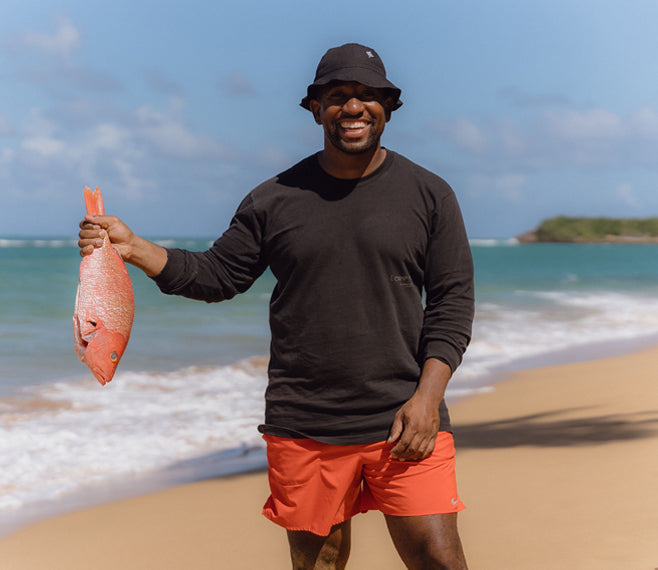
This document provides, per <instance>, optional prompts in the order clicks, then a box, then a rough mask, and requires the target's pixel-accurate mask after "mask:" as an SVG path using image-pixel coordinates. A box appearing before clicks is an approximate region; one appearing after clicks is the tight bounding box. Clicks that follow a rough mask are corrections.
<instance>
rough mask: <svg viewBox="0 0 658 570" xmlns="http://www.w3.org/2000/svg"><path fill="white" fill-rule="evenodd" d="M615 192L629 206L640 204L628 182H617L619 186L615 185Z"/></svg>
mask: <svg viewBox="0 0 658 570" xmlns="http://www.w3.org/2000/svg"><path fill="white" fill-rule="evenodd" d="M615 194H616V195H617V196H618V197H619V198H621V200H622V201H623V202H624V203H626V204H628V205H629V206H639V205H640V201H639V200H638V199H637V196H636V195H635V192H634V191H633V185H632V184H630V183H629V182H623V183H622V184H619V186H617V188H616V189H615Z"/></svg>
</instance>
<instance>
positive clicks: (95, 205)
mask: <svg viewBox="0 0 658 570" xmlns="http://www.w3.org/2000/svg"><path fill="white" fill-rule="evenodd" d="M85 206H86V207H87V215H88V216H104V215H105V207H104V206H103V195H102V194H101V191H100V188H98V186H96V190H94V191H93V192H92V191H91V190H90V189H89V188H88V187H87V186H85Z"/></svg>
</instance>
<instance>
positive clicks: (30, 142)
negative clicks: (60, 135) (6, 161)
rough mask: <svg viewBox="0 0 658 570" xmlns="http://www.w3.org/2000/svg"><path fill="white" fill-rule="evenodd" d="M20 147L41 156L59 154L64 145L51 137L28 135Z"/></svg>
mask: <svg viewBox="0 0 658 570" xmlns="http://www.w3.org/2000/svg"><path fill="white" fill-rule="evenodd" d="M21 147H22V148H23V149H25V150H28V151H31V152H36V153H37V154H40V155H42V156H53V155H56V154H61V153H62V152H63V151H64V150H65V148H66V145H65V143H64V142H63V141H61V140H58V139H56V138H53V137H28V138H26V139H24V140H23V142H22V144H21Z"/></svg>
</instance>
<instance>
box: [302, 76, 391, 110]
mask: <svg viewBox="0 0 658 570" xmlns="http://www.w3.org/2000/svg"><path fill="white" fill-rule="evenodd" d="M332 81H345V82H348V81H354V82H356V83H361V85H367V86H368V87H375V88H377V89H385V90H387V91H389V92H390V94H391V96H392V97H393V99H394V100H395V102H394V103H393V106H392V108H391V110H392V111H395V110H396V109H399V108H400V107H401V106H402V101H400V95H401V93H402V91H401V90H400V89H399V88H398V87H396V86H395V85H393V83H391V82H390V81H389V80H388V79H386V78H385V77H382V76H381V75H380V74H379V73H377V72H375V71H373V70H370V69H368V68H365V67H344V68H341V69H337V70H335V71H333V72H331V73H327V74H325V75H323V76H322V77H320V78H318V79H316V80H315V81H314V82H313V83H311V84H310V85H309V86H308V87H307V89H306V97H304V98H303V99H302V100H301V101H300V103H299V104H300V105H301V106H302V107H304V109H307V110H309V111H310V109H311V106H310V102H311V99H313V98H314V97H315V92H316V91H317V89H318V88H319V87H323V86H325V85H327V84H328V83H331V82H332Z"/></svg>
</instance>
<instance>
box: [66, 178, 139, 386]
mask: <svg viewBox="0 0 658 570" xmlns="http://www.w3.org/2000/svg"><path fill="white" fill-rule="evenodd" d="M85 202H86V204H87V213H88V214H91V215H101V214H104V208H103V205H102V196H101V194H100V190H98V188H97V189H96V192H93V193H92V192H91V190H89V189H88V188H85ZM134 314H135V301H134V295H133V289H132V284H131V282H130V275H129V274H128V270H127V268H126V265H125V263H124V262H123V260H122V259H121V256H120V255H119V254H118V253H117V252H116V250H115V249H114V247H113V246H112V244H111V242H110V239H109V237H108V235H107V233H105V235H104V236H103V245H102V246H101V247H100V248H95V249H94V251H93V253H92V254H91V255H87V256H85V257H84V258H83V260H82V262H81V263H80V276H79V279H78V290H77V293H76V301H75V312H74V315H73V330H74V343H75V351H76V354H77V355H78V358H79V359H80V360H81V361H82V362H83V363H85V364H86V365H87V366H88V367H89V369H90V370H91V371H92V373H93V374H94V376H95V377H96V379H97V380H98V381H99V382H100V383H101V384H103V385H104V384H106V383H107V382H109V381H111V380H112V378H113V376H114V373H115V371H116V367H117V365H118V364H119V361H120V360H121V357H122V356H123V353H124V351H125V349H126V346H127V344H128V340H129V339H130V332H131V329H132V323H133V318H134Z"/></svg>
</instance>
